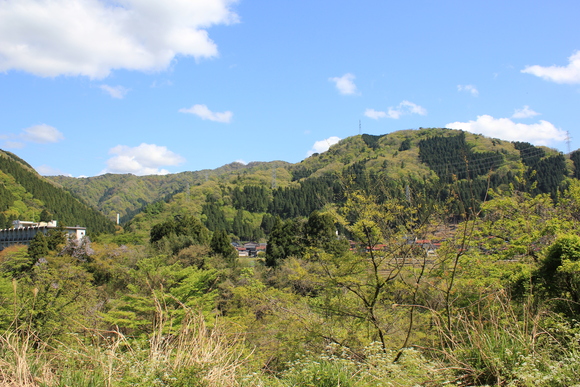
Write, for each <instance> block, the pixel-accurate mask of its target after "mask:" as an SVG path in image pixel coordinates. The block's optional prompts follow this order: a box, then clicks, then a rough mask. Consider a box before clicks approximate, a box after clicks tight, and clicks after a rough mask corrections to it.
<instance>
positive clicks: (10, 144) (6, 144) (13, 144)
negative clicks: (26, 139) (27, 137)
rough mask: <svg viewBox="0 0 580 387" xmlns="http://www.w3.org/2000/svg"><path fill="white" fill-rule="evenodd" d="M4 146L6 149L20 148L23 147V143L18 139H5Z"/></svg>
mask: <svg viewBox="0 0 580 387" xmlns="http://www.w3.org/2000/svg"><path fill="white" fill-rule="evenodd" d="M4 147H5V148H8V149H22V148H24V143H22V142H20V141H5V142H4Z"/></svg>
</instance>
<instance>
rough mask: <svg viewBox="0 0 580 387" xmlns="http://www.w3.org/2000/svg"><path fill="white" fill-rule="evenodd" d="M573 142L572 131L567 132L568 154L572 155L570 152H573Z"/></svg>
mask: <svg viewBox="0 0 580 387" xmlns="http://www.w3.org/2000/svg"><path fill="white" fill-rule="evenodd" d="M571 142H572V137H570V131H569V130H568V131H567V132H566V145H567V146H568V154H570V152H572V151H571V150H570V143H571Z"/></svg>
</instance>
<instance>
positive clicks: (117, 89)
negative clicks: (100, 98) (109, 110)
mask: <svg viewBox="0 0 580 387" xmlns="http://www.w3.org/2000/svg"><path fill="white" fill-rule="evenodd" d="M99 88H100V89H101V90H103V91H104V92H106V93H107V94H109V95H110V96H111V97H113V98H117V99H123V98H125V95H127V93H128V92H129V89H127V88H125V87H123V86H109V85H100V86H99Z"/></svg>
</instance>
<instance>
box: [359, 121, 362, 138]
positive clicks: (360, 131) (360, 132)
mask: <svg viewBox="0 0 580 387" xmlns="http://www.w3.org/2000/svg"><path fill="white" fill-rule="evenodd" d="M358 134H359V135H361V134H362V126H361V124H360V120H358Z"/></svg>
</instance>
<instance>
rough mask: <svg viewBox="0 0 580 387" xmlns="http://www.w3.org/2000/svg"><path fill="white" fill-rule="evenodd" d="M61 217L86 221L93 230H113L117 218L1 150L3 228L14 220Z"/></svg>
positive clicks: (0, 214) (75, 222)
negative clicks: (97, 209) (112, 219)
mask: <svg viewBox="0 0 580 387" xmlns="http://www.w3.org/2000/svg"><path fill="white" fill-rule="evenodd" d="M15 219H22V220H30V221H40V220H43V221H46V220H53V219H54V220H57V221H59V222H60V223H61V224H64V225H83V226H86V227H87V229H88V231H89V232H90V233H103V232H112V231H113V230H114V224H113V222H111V221H109V220H108V219H107V218H106V217H105V216H103V215H102V214H101V213H100V212H98V211H96V210H95V209H93V208H92V207H90V206H88V205H87V204H85V203H83V202H82V201H80V200H79V199H77V198H74V197H73V196H72V195H71V194H70V193H69V192H67V191H65V190H64V189H63V188H62V187H60V186H58V185H56V184H55V183H54V182H52V181H50V180H48V179H46V178H44V177H42V176H40V175H39V174H38V173H36V171H34V169H32V167H30V165H28V164H27V163H26V162H24V161H23V160H21V159H20V158H18V157H17V156H15V155H14V154H12V153H10V152H4V151H0V228H8V227H11V225H12V220H15Z"/></svg>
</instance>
